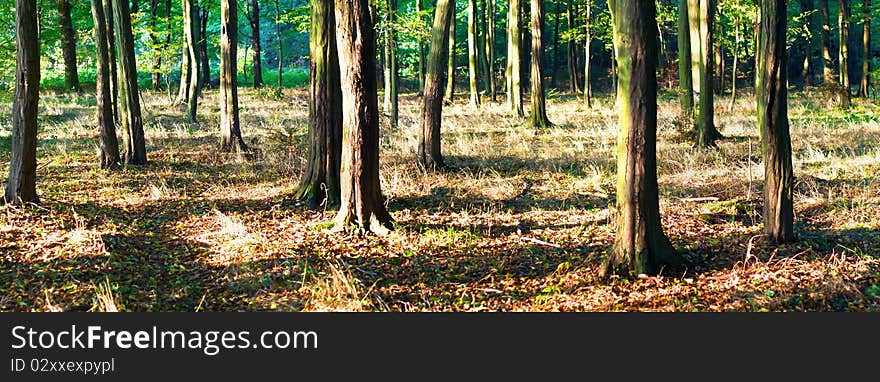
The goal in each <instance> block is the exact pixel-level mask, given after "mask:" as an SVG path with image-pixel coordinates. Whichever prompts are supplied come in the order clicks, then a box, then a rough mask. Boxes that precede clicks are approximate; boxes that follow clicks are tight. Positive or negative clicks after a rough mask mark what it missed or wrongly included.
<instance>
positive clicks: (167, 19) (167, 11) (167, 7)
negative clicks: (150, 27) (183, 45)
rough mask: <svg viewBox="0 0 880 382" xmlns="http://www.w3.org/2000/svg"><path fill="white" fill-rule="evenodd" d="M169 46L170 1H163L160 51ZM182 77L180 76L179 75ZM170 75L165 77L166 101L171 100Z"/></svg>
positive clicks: (165, 50)
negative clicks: (163, 11)
mask: <svg viewBox="0 0 880 382" xmlns="http://www.w3.org/2000/svg"><path fill="white" fill-rule="evenodd" d="M170 46H171V0H165V43H164V44H163V45H162V51H163V52H167V51H168V47H170ZM181 76H182V74H181ZM170 77H171V76H170V74H166V75H165V90H166V91H167V92H168V99H169V100H170V99H171V78H170Z"/></svg>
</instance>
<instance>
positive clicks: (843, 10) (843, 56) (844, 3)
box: [837, 0, 852, 109]
mask: <svg viewBox="0 0 880 382" xmlns="http://www.w3.org/2000/svg"><path fill="white" fill-rule="evenodd" d="M838 10H839V11H838V13H837V21H838V25H840V49H839V50H838V52H839V53H838V56H837V61H838V63H839V64H840V86H841V87H843V88H842V89H841V91H840V103H841V105H840V106H841V107H842V108H844V109H848V108H849V107H850V105H851V103H852V101H851V100H850V94H849V92H850V83H849V47H848V44H849V17H850V10H849V0H840V7H839V8H838Z"/></svg>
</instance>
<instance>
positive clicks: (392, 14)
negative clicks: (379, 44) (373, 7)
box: [385, 0, 400, 129]
mask: <svg viewBox="0 0 880 382" xmlns="http://www.w3.org/2000/svg"><path fill="white" fill-rule="evenodd" d="M385 5H386V7H387V9H388V14H387V15H386V23H385V112H386V113H387V115H388V121H389V124H390V125H391V128H392V129H396V128H397V121H398V119H399V118H398V116H399V113H398V108H397V105H398V102H397V98H398V97H397V93H398V82H399V80H400V79H399V70H398V61H397V33H396V32H395V31H394V23H395V22H396V20H395V18H396V16H397V15H396V14H397V0H385Z"/></svg>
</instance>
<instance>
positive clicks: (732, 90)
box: [727, 19, 740, 112]
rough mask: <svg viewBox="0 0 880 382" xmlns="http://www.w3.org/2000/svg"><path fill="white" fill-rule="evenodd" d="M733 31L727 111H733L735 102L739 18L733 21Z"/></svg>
mask: <svg viewBox="0 0 880 382" xmlns="http://www.w3.org/2000/svg"><path fill="white" fill-rule="evenodd" d="M733 24H734V28H735V32H734V39H735V40H734V43H733V68H732V69H733V70H731V72H730V104H729V105H728V106H727V111H728V112H731V111H733V105H734V104H735V103H736V69H737V65H738V64H739V41H740V32H739V24H740V22H739V20H738V19H737V20H735V21H734V22H733Z"/></svg>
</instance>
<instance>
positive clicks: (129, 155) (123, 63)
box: [113, 0, 147, 165]
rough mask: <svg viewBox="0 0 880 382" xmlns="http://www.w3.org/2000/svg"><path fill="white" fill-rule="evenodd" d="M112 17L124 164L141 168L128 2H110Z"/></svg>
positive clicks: (138, 106) (144, 153)
mask: <svg viewBox="0 0 880 382" xmlns="http://www.w3.org/2000/svg"><path fill="white" fill-rule="evenodd" d="M113 18H114V20H113V21H114V26H115V28H116V31H115V32H116V33H115V34H116V47H117V48H118V49H119V64H118V65H117V66H118V67H119V120H120V122H121V124H122V129H123V131H125V135H126V137H125V163H127V164H130V165H143V164H146V163H147V149H146V145H145V142H144V126H143V121H142V119H141V101H140V91H139V89H138V75H137V61H136V60H135V56H134V37H133V36H132V31H131V12H130V11H129V9H128V0H113Z"/></svg>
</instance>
